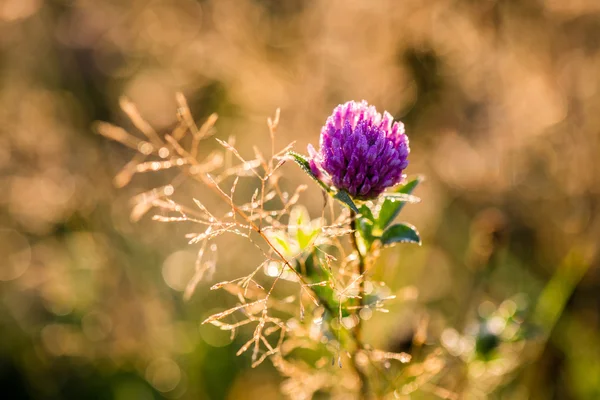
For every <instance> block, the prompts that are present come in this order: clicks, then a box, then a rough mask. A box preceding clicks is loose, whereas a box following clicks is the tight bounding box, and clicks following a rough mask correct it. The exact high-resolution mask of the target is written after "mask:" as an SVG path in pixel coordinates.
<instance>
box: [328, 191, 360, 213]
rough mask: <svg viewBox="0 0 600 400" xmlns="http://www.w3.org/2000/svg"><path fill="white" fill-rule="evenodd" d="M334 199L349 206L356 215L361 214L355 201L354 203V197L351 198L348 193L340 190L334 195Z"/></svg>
mask: <svg viewBox="0 0 600 400" xmlns="http://www.w3.org/2000/svg"><path fill="white" fill-rule="evenodd" d="M333 198H334V199H336V200H338V201H340V202H342V203H344V204H345V205H347V206H348V207H349V208H350V209H351V210H352V211H354V212H355V213H359V212H360V211H359V209H358V207H356V204H354V201H352V197H350V195H349V194H348V193H347V192H345V191H343V190H339V191H338V192H337V193H336V194H334V195H333Z"/></svg>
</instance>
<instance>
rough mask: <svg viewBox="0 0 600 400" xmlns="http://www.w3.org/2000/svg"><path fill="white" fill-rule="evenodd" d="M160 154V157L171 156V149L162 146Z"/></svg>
mask: <svg viewBox="0 0 600 400" xmlns="http://www.w3.org/2000/svg"><path fill="white" fill-rule="evenodd" d="M158 156H159V157H160V158H167V157H169V149H167V148H166V147H161V148H160V149H159V150H158Z"/></svg>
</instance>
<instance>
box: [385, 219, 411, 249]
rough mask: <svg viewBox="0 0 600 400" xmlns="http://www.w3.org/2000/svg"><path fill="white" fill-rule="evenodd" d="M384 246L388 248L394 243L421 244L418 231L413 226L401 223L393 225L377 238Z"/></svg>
mask: <svg viewBox="0 0 600 400" xmlns="http://www.w3.org/2000/svg"><path fill="white" fill-rule="evenodd" d="M379 239H380V240H381V243H383V245H384V246H389V245H392V244H394V243H417V244H419V245H420V244H421V236H420V235H419V231H417V228H415V227H414V226H412V225H410V224H407V223H401V224H394V225H392V226H390V227H389V228H388V229H386V231H385V232H383V235H381V237H380V238H379Z"/></svg>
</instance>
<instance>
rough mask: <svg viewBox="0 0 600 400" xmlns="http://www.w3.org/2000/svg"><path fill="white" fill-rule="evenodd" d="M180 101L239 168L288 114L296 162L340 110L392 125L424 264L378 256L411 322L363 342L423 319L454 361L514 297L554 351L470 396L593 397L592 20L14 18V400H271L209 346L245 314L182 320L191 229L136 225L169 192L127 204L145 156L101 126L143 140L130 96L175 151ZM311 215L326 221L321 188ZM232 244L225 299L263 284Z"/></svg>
mask: <svg viewBox="0 0 600 400" xmlns="http://www.w3.org/2000/svg"><path fill="white" fill-rule="evenodd" d="M178 91H181V92H183V93H184V94H185V95H186V97H187V99H188V102H189V104H190V107H191V109H192V112H193V114H194V116H195V117H196V118H197V119H198V120H202V119H203V118H205V117H206V116H208V115H210V114H211V113H213V112H216V113H218V114H219V120H218V122H217V125H216V128H217V137H219V138H221V139H224V140H226V139H227V138H228V137H229V136H231V135H233V136H235V137H236V140H237V142H236V143H237V144H236V145H237V147H238V148H239V149H241V151H242V152H244V151H246V150H248V151H249V152H251V147H252V145H257V146H260V147H263V146H264V147H267V146H269V137H268V130H267V126H266V119H267V117H269V116H272V115H273V114H274V112H275V109H276V108H281V122H280V127H279V133H278V135H279V136H278V138H277V140H278V144H279V145H280V146H281V147H283V146H284V145H285V144H287V143H289V142H291V141H296V149H297V150H298V151H300V152H305V149H306V145H307V144H308V143H311V142H312V143H316V142H317V141H318V134H319V131H320V127H321V125H322V124H323V122H324V120H325V118H326V117H327V116H328V115H329V114H330V113H331V110H332V109H333V107H334V106H335V105H337V104H339V103H342V102H345V101H347V100H351V99H354V100H361V99H366V100H367V101H369V102H370V103H371V104H373V105H375V106H377V107H378V109H380V110H388V111H389V112H390V113H391V114H393V115H394V116H395V117H396V118H397V119H401V120H402V121H403V122H404V123H405V124H406V130H407V133H408V135H409V137H410V140H411V149H412V153H411V156H410V163H411V164H410V166H409V168H408V170H407V171H406V172H407V173H408V174H423V175H425V176H426V177H427V181H426V182H425V183H424V184H423V185H422V186H421V187H420V188H419V189H418V193H417V194H418V195H419V196H420V197H421V198H422V199H423V201H422V203H420V204H418V205H411V206H409V207H407V209H406V211H405V212H404V216H405V218H406V219H407V220H408V221H409V222H411V223H414V224H415V225H417V226H418V227H419V230H420V231H421V233H422V235H423V241H424V245H423V246H422V247H419V248H417V247H415V248H411V247H406V248H405V247H400V248H395V249H393V250H390V251H386V252H385V253H384V255H383V258H382V261H381V262H380V263H379V265H378V266H377V270H376V271H375V272H374V273H375V275H376V276H377V277H379V278H380V279H384V280H386V281H387V282H388V283H389V286H390V287H391V288H393V289H394V290H402V289H403V288H404V289H405V292H406V293H407V298H410V301H407V302H406V303H402V304H399V305H398V306H397V307H393V308H392V310H391V311H392V312H391V313H390V314H389V315H386V316H385V317H381V318H379V319H374V320H372V322H371V323H369V324H365V330H366V336H367V338H368V339H369V341H370V342H372V343H373V344H377V345H379V346H380V347H388V348H402V343H403V342H405V341H406V340H409V341H410V337H411V335H412V334H414V332H412V328H411V326H412V325H411V321H413V320H414V319H415V318H416V317H415V316H416V315H421V314H423V313H425V312H426V313H427V315H428V319H429V326H430V332H429V334H430V340H431V342H432V344H435V343H440V340H441V341H442V342H443V343H442V344H444V343H445V345H447V346H446V347H452V346H451V344H452V342H453V341H455V340H454V339H453V336H452V335H453V333H452V332H455V331H451V330H448V327H454V328H456V329H458V330H460V329H461V327H462V326H465V325H468V320H469V319H470V318H471V319H472V318H473V314H474V313H475V312H476V310H477V308H478V304H479V303H477V304H472V302H473V301H474V300H473V298H476V299H478V300H477V302H482V303H481V304H483V305H484V306H485V305H486V304H488V303H489V302H491V303H493V304H501V303H502V302H503V301H506V299H512V298H514V296H516V295H518V296H520V297H518V298H519V299H527V302H528V303H529V304H530V305H531V310H533V311H532V312H531V319H532V320H533V321H534V322H536V323H537V324H538V325H539V326H541V327H542V328H545V329H547V330H546V331H544V332H543V333H541V334H540V336H541V337H542V338H543V340H538V342H537V343H536V339H535V338H534V339H532V344H531V346H533V348H534V351H533V353H534V354H535V356H533V357H531V356H529V357H525V356H523V359H522V365H520V366H519V368H517V369H515V370H514V371H513V372H512V373H511V374H510V376H504V377H503V378H502V379H503V381H502V382H503V383H502V385H501V387H502V388H503V389H502V390H508V391H507V392H501V393H504V396H508V397H493V396H501V395H500V394H498V392H493V393H492V392H488V391H487V390H488V389H489V388H487V387H485V386H483V387H477V384H476V382H475V383H473V384H472V385H473V391H472V395H473V396H474V397H473V398H486V396H490V398H511V399H513V398H514V399H518V398H523V399H525V398H531V399H549V398H556V399H597V398H599V397H600V276H599V274H598V270H599V254H598V247H599V238H600V217H599V216H600V162H599V160H598V159H599V157H600V113H599V112H598V110H600V3H599V2H598V1H597V0H571V1H566V0H525V1H516V0H485V1H474V0H430V1H418V0H403V1H394V0H378V1H368V0H343V1H342V0H306V1H302V0H126V1H124V0H104V1H98V0H0V218H1V220H0V221H1V223H0V259H1V260H2V264H1V267H0V335H1V336H0V382H2V389H1V390H2V391H3V392H4V393H3V395H2V397H3V398H4V396H6V397H5V398H10V399H21V398H31V399H71V398H73V399H83V398H90V399H91V398H94V399H96V398H97V399H117V400H126V399H161V398H178V399H236V400H237V399H253V398H261V399H263V400H267V399H271V398H272V399H277V398H280V396H281V395H280V393H279V384H280V378H279V377H278V375H277V374H276V373H275V372H274V370H273V368H272V367H270V366H269V365H267V364H265V365H263V366H261V367H259V368H257V369H250V361H249V359H248V357H245V356H243V357H236V356H235V352H236V350H237V348H239V345H240V343H244V342H245V340H244V339H243V338H240V339H238V338H236V339H234V343H232V342H231V340H230V338H229V336H228V334H227V333H222V332H219V331H218V330H217V329H216V328H214V327H211V326H200V322H201V321H202V320H203V319H204V318H205V317H206V316H207V315H209V314H210V313H211V312H215V311H218V310H221V309H224V308H226V307H227V306H231V305H232V299H230V298H227V297H226V296H224V295H220V294H217V293H212V292H209V291H208V287H210V284H211V282H204V283H202V284H201V285H200V286H199V288H198V289H197V291H196V294H195V295H194V296H193V297H192V299H191V300H190V301H188V302H184V301H183V299H182V291H183V290H184V288H185V286H186V283H187V280H188V279H189V277H190V276H191V274H192V270H193V263H194V258H195V253H194V249H193V248H191V247H190V246H188V245H187V244H186V240H185V238H184V234H185V233H186V232H187V231H186V229H185V228H184V227H180V226H176V225H165V224H158V223H156V222H153V221H152V220H151V218H149V217H148V216H146V217H144V218H142V220H140V221H139V222H132V221H131V220H130V218H129V214H130V211H131V205H130V198H131V197H132V196H134V195H135V194H138V193H140V192H142V191H143V190H145V189H147V188H149V187H152V186H153V185H154V186H155V185H159V184H161V182H163V183H164V182H165V180H167V181H168V178H169V177H168V175H161V174H158V175H140V176H136V177H135V178H134V180H133V181H132V183H131V184H130V185H129V186H127V187H126V188H124V189H117V188H115V187H114V185H113V183H112V179H113V177H114V175H115V174H116V173H117V172H118V171H119V170H120V168H121V167H122V166H123V165H124V164H125V163H126V162H127V161H128V160H129V159H130V157H131V153H130V152H129V151H128V150H126V149H124V148H122V147H120V146H118V145H117V144H115V143H111V142H108V141H107V140H105V139H104V138H102V137H100V136H98V135H96V134H95V133H94V132H93V129H92V124H93V122H94V121H97V120H104V121H110V122H113V123H115V124H118V125H121V126H124V127H126V128H128V129H130V130H131V131H133V128H132V125H131V123H130V122H129V121H128V120H127V118H126V117H125V115H124V114H123V113H122V112H121V111H120V109H119V98H120V97H121V96H127V97H128V98H129V99H131V101H132V102H134V103H135V104H136V105H137V107H138V109H139V111H140V113H141V115H142V116H143V117H144V118H145V119H146V120H147V121H148V122H149V123H150V124H151V125H152V126H154V127H155V128H156V129H157V130H158V131H160V132H166V131H168V130H169V129H171V128H172V127H173V126H174V124H175V123H176V110H177V104H176V101H175V93H176V92H178ZM207 146H208V145H207ZM210 146H212V145H210ZM285 168H286V170H285V171H286V182H287V184H288V185H290V186H293V185H297V184H300V183H308V184H310V181H309V180H308V179H307V178H306V177H303V176H301V174H300V173H299V171H298V170H297V169H296V168H294V167H293V166H285ZM182 190H183V193H184V194H186V195H189V196H190V197H192V196H193V197H198V198H203V199H206V201H207V204H210V205H213V206H218V203H217V202H216V199H215V198H213V197H211V196H210V195H208V194H205V193H203V192H202V189H199V188H195V187H194V186H192V185H190V187H186V188H185V189H182ZM303 202H304V204H306V205H307V206H308V207H309V209H310V210H311V212H313V213H318V212H320V209H321V208H322V198H321V196H320V194H319V192H318V190H316V189H314V188H312V189H311V190H309V191H308V192H307V195H306V196H305V197H304V198H303ZM221 244H224V245H225V248H233V249H234V250H235V251H225V252H224V253H223V254H219V265H218V271H217V276H216V277H213V280H216V279H218V278H219V277H223V276H235V274H236V272H239V271H249V270H251V269H252V268H254V267H255V265H256V263H255V261H254V260H255V259H254V258H253V257H255V258H256V257H257V256H255V255H248V256H247V255H246V253H247V252H250V250H251V249H250V248H249V247H248V246H246V245H243V246H242V245H240V247H235V246H238V245H237V242H234V241H232V242H231V243H228V242H227V241H226V240H225V241H224V242H223V243H221ZM232 246H233V247H232ZM256 259H258V258H256ZM238 275H239V274H238ZM473 293H475V294H473ZM473 296H475V297H473ZM510 301H513V300H510ZM524 301H525V300H524ZM486 302H487V303H486ZM504 304H506V303H504ZM509 304H512V303H509ZM407 338H408V339H407ZM440 338H441V339H440ZM448 343H450V344H448ZM449 379H450V378H449ZM494 388H495V389H494V390H496V389H497V386H494ZM494 393H496V394H494ZM478 396H479V397H478ZM415 398H421V397H415ZM422 398H431V397H427V396H425V397H422Z"/></svg>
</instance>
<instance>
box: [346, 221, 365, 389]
mask: <svg viewBox="0 0 600 400" xmlns="http://www.w3.org/2000/svg"><path fill="white" fill-rule="evenodd" d="M350 229H352V232H351V233H350V238H351V241H352V247H354V250H356V253H357V255H358V274H359V276H360V277H361V278H360V280H359V284H358V296H359V302H360V303H359V307H358V308H357V311H356V314H357V315H356V316H357V317H358V322H357V324H356V326H355V327H354V329H353V332H352V335H353V337H354V341H355V343H356V349H355V350H354V354H353V355H352V362H353V364H354V369H355V370H356V373H357V375H358V378H359V380H360V393H361V398H362V399H367V398H368V395H369V382H368V378H367V375H366V374H365V373H364V372H363V370H362V369H361V367H360V365H358V362H357V355H358V353H359V352H360V351H362V350H364V344H363V341H362V321H361V318H360V315H359V312H360V310H362V308H363V306H364V301H365V300H364V297H365V296H364V295H365V280H364V277H363V275H364V273H365V258H364V255H363V254H362V253H361V252H360V248H359V247H358V240H357V239H356V212H354V211H350Z"/></svg>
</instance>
